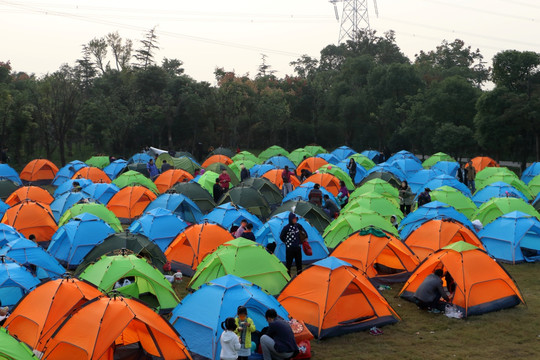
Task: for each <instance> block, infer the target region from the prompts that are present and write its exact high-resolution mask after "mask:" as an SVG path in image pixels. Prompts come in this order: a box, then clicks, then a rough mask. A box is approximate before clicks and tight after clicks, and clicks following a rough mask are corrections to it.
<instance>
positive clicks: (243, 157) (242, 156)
mask: <svg viewBox="0 0 540 360" xmlns="http://www.w3.org/2000/svg"><path fill="white" fill-rule="evenodd" d="M231 160H232V161H234V162H240V163H241V162H242V161H251V162H253V163H255V164H262V161H261V159H259V158H258V157H256V156H255V155H253V154H252V153H250V152H249V151H240V152H239V153H238V154H236V155H234V156H233V157H232V158H231Z"/></svg>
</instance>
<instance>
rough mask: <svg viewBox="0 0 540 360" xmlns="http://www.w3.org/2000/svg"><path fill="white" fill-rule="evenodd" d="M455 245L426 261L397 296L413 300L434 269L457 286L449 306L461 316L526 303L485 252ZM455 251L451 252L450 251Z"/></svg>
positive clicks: (472, 247)
mask: <svg viewBox="0 0 540 360" xmlns="http://www.w3.org/2000/svg"><path fill="white" fill-rule="evenodd" d="M463 244H464V243H457V244H454V245H451V246H449V247H448V248H446V249H442V250H439V251H437V252H436V253H434V254H432V255H431V256H430V257H428V258H427V259H426V260H425V261H424V262H423V263H422V264H421V265H420V266H419V267H418V268H417V269H416V271H415V272H414V273H413V274H412V275H411V277H410V278H409V280H408V281H407V282H406V283H405V286H404V287H403V289H402V290H401V292H400V295H401V296H402V297H404V298H406V299H408V300H412V299H413V297H414V294H415V292H416V290H417V289H418V287H419V286H420V284H422V282H423V281H424V279H425V278H426V277H427V276H428V275H430V274H432V273H433V272H434V271H435V270H436V269H442V270H443V271H445V272H446V271H448V273H449V274H450V275H451V276H452V278H453V279H454V281H455V282H456V292H455V295H454V298H453V299H452V303H453V304H454V305H456V306H457V307H459V308H460V310H461V311H462V312H463V315H464V316H468V315H478V314H483V313H486V312H490V311H496V310H501V309H503V308H507V307H511V306H515V305H518V304H519V303H521V302H523V303H524V302H525V301H524V300H523V297H522V295H521V293H520V291H519V289H518V288H517V286H516V284H515V283H514V281H513V280H512V279H511V278H510V276H509V275H508V274H507V273H506V271H505V270H504V269H503V268H502V267H501V266H500V265H499V264H498V263H497V262H496V261H495V260H493V258H491V257H490V256H489V255H488V254H487V253H486V252H485V251H483V250H480V249H478V248H475V247H474V246H471V245H468V244H465V246H466V247H467V248H468V249H467V248H466V249H465V250H462V249H459V248H460V247H461V248H465V246H463ZM452 248H454V249H455V250H454V249H452ZM444 286H446V283H444Z"/></svg>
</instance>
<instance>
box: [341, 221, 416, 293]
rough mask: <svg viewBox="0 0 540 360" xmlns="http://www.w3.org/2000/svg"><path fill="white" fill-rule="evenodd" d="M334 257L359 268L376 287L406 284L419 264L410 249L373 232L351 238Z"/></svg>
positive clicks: (381, 232) (379, 232)
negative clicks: (378, 284)
mask: <svg viewBox="0 0 540 360" xmlns="http://www.w3.org/2000/svg"><path fill="white" fill-rule="evenodd" d="M331 256H334V257H337V258H338V259H341V260H343V261H346V262H348V263H349V264H351V265H353V266H355V267H357V268H358V269H360V270H361V271H362V272H363V273H364V274H365V275H366V276H367V277H368V278H370V279H372V281H374V282H376V283H389V282H403V281H405V280H407V279H408V278H409V276H410V275H411V274H412V272H413V271H414V270H415V269H416V267H417V266H418V264H419V263H420V261H419V260H418V258H417V257H416V255H414V254H413V252H412V251H411V250H410V249H409V248H408V247H407V245H405V244H404V243H402V242H401V241H400V240H398V239H397V238H396V237H394V236H393V235H390V234H387V233H385V232H383V231H382V230H379V229H374V228H372V229H367V230H364V231H359V232H356V233H354V234H352V235H351V236H349V237H348V238H347V239H346V240H345V241H343V242H342V243H341V244H339V246H338V247H336V248H335V249H334V251H333V252H332V254H331Z"/></svg>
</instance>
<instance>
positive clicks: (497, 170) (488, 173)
mask: <svg viewBox="0 0 540 360" xmlns="http://www.w3.org/2000/svg"><path fill="white" fill-rule="evenodd" d="M499 174H508V175H510V176H512V175H514V176H515V175H516V174H515V173H514V172H513V171H512V170H510V169H508V168H506V167H487V168H485V169H484V170H482V171H480V172H478V173H476V179H475V180H476V182H477V183H478V182H480V183H481V182H482V181H483V180H487V179H489V178H490V177H492V176H494V175H499Z"/></svg>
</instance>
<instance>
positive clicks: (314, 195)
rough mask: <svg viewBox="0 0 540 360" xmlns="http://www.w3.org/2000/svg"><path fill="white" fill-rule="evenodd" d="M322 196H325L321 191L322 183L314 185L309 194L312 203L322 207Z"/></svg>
mask: <svg viewBox="0 0 540 360" xmlns="http://www.w3.org/2000/svg"><path fill="white" fill-rule="evenodd" d="M322 198H323V193H322V191H321V185H319V184H315V186H313V189H311V191H310V192H309V194H308V201H309V202H310V203H312V204H315V205H317V206H318V207H321V206H322Z"/></svg>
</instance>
